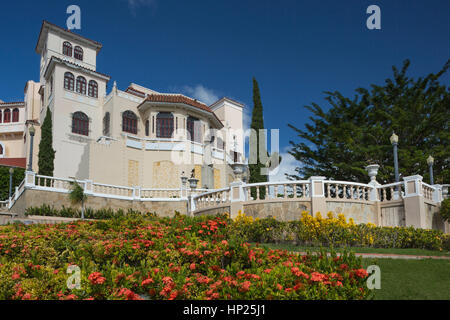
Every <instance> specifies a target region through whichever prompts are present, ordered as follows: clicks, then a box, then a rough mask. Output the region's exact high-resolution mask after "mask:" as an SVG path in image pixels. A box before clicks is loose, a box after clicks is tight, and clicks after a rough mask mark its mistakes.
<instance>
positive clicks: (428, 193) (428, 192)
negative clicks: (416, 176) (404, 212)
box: [422, 182, 436, 201]
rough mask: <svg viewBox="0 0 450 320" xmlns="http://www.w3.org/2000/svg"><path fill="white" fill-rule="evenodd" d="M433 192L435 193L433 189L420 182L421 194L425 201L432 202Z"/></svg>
mask: <svg viewBox="0 0 450 320" xmlns="http://www.w3.org/2000/svg"><path fill="white" fill-rule="evenodd" d="M435 191H436V188H435V187H433V186H430V185H429V184H427V183H425V182H422V194H423V197H424V198H425V199H427V200H430V201H433V194H434V192H435Z"/></svg>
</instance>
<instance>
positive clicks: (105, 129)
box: [103, 112, 110, 137]
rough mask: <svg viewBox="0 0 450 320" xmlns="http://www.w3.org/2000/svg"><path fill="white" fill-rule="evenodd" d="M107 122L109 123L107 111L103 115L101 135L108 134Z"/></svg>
mask: <svg viewBox="0 0 450 320" xmlns="http://www.w3.org/2000/svg"><path fill="white" fill-rule="evenodd" d="M109 123H110V115H109V112H106V113H105V116H104V117H103V135H104V136H107V137H108V136H109Z"/></svg>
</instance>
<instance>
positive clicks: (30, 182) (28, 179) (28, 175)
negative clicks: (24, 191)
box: [25, 171, 36, 188]
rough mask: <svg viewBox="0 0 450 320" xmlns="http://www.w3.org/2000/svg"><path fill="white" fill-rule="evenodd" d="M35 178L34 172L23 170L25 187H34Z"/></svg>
mask: <svg viewBox="0 0 450 320" xmlns="http://www.w3.org/2000/svg"><path fill="white" fill-rule="evenodd" d="M35 180H36V173H35V172H33V171H25V187H27V188H34V187H35V185H36V184H35Z"/></svg>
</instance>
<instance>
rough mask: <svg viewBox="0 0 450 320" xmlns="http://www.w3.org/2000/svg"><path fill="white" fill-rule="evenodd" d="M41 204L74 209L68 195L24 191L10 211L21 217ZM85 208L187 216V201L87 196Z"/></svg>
mask: <svg viewBox="0 0 450 320" xmlns="http://www.w3.org/2000/svg"><path fill="white" fill-rule="evenodd" d="M43 204H47V205H50V206H53V207H54V208H55V209H61V208H62V207H63V206H64V207H71V206H72V207H76V206H73V205H72V204H71V202H70V200H69V194H68V193H62V192H51V191H42V190H33V189H26V190H24V192H23V193H22V195H21V196H20V197H19V199H17V201H16V203H15V204H14V205H13V207H12V208H11V210H10V211H11V212H14V213H17V214H18V215H19V216H20V217H23V216H24V214H25V210H26V208H29V207H40V206H42V205H43ZM78 208H79V205H78ZM86 208H92V209H94V210H97V209H103V208H111V209H114V210H118V209H123V210H125V211H127V210H128V209H133V210H137V211H141V212H156V213H157V214H158V215H159V216H173V215H174V214H175V210H176V211H179V212H180V213H181V214H187V201H182V200H181V201H133V200H122V199H111V198H104V197H96V196H88V198H87V201H86Z"/></svg>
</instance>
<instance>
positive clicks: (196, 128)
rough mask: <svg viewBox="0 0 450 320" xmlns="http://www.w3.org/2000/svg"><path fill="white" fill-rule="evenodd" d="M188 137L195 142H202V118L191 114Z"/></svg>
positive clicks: (188, 120) (188, 121)
mask: <svg viewBox="0 0 450 320" xmlns="http://www.w3.org/2000/svg"><path fill="white" fill-rule="evenodd" d="M186 123H187V132H188V139H189V140H191V141H195V142H201V132H200V131H201V130H200V128H201V127H200V125H201V124H200V120H198V119H197V118H194V117H191V116H189V117H188V118H187V122H186Z"/></svg>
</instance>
